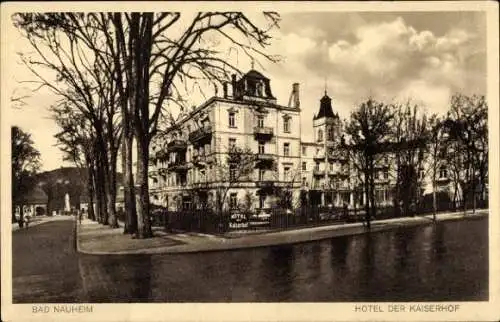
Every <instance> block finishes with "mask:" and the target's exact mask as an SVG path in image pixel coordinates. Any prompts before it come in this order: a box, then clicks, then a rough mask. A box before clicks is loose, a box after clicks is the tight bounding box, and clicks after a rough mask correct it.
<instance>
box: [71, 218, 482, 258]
mask: <svg viewBox="0 0 500 322" xmlns="http://www.w3.org/2000/svg"><path fill="white" fill-rule="evenodd" d="M488 214H489V210H479V211H476V213H475V214H472V213H467V214H466V215H464V214H463V213H453V214H450V215H452V216H450V217H444V218H439V215H438V216H437V217H436V222H442V221H458V220H470V219H479V218H482V217H487V216H488ZM407 218H408V219H409V218H413V219H411V220H408V221H404V222H398V221H394V222H391V221H388V222H387V220H380V221H373V222H372V225H373V226H372V228H371V230H370V231H367V230H366V229H363V230H358V231H347V229H349V228H351V229H359V228H361V227H363V224H362V223H354V224H349V225H352V226H346V225H335V226H331V225H330V226H319V227H312V228H307V229H308V230H305V229H304V228H299V229H295V230H285V231H279V232H273V233H269V234H266V235H265V237H264V238H270V239H271V240H259V239H258V238H257V239H255V238H254V240H252V241H250V242H249V243H248V244H236V245H235V244H231V242H230V243H228V244H226V243H225V242H224V241H222V242H218V243H196V244H190V245H189V244H187V245H178V246H160V247H155V248H142V249H138V250H132V251H131V250H127V251H116V252H112V251H89V250H83V249H81V247H80V238H78V235H76V236H75V238H76V240H77V242H76V247H77V252H79V253H81V254H85V255H96V256H100V255H108V256H109V255H158V254H195V253H206V252H217V251H232V250H240V249H251V248H261V247H270V246H279V245H293V244H301V243H308V242H313V241H319V240H324V239H330V238H335V237H343V236H356V235H362V234H365V233H367V232H370V233H379V232H383V231H389V230H393V229H397V228H401V227H414V226H427V225H431V224H433V223H434V221H433V220H432V215H427V216H422V217H407ZM333 227H335V228H333ZM332 228H333V229H332ZM78 230H79V229H78V228H77V231H76V234H78ZM311 230H312V231H311ZM342 230H344V231H342ZM272 234H275V235H276V239H278V240H273V238H272ZM294 234H298V235H294ZM280 235H281V236H280ZM260 236H262V235H260ZM270 236H271V237H270ZM240 238H245V237H240ZM240 238H236V239H235V240H238V239H240ZM233 242H234V241H233ZM252 242H253V243H252ZM240 243H244V241H241V239H240ZM175 247H177V248H175Z"/></svg>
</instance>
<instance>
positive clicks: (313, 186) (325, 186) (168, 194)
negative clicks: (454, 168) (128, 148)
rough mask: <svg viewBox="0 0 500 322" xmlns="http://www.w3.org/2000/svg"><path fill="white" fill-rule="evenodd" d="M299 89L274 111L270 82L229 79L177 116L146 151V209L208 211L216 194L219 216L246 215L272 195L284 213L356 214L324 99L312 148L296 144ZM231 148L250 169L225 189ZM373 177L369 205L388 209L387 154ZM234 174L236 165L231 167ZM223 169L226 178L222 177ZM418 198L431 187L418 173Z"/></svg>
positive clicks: (255, 76) (338, 127) (336, 125)
mask: <svg viewBox="0 0 500 322" xmlns="http://www.w3.org/2000/svg"><path fill="white" fill-rule="evenodd" d="M300 113H301V106H300V88H299V84H298V83H294V84H292V87H291V95H290V99H289V102H288V105H286V106H284V105H279V104H277V100H276V98H275V97H274V96H273V93H272V87H271V81H270V80H269V78H267V77H266V76H264V75H262V74H261V73H260V72H258V71H256V70H253V69H252V70H250V71H249V72H248V73H246V74H244V75H243V76H242V77H241V78H240V79H237V78H236V76H235V75H233V77H232V80H231V82H228V83H225V84H224V85H223V95H222V96H221V97H219V96H214V97H212V98H210V99H209V100H207V101H206V102H205V103H203V104H202V105H201V106H198V107H196V108H193V109H192V110H191V111H181V113H180V115H179V116H178V118H177V120H175V122H174V123H173V124H172V125H170V126H169V128H168V129H167V130H166V132H165V134H164V135H162V136H161V137H160V136H159V137H158V138H156V139H155V140H154V141H153V143H152V144H151V151H150V155H151V164H150V167H149V180H150V185H149V187H150V195H151V202H152V203H153V204H156V205H159V206H163V207H166V208H168V209H169V210H181V209H193V208H200V207H201V205H205V204H208V205H210V204H212V205H213V204H214V200H215V198H217V191H220V188H221V187H222V188H224V191H225V198H224V209H236V208H238V207H240V206H241V205H242V204H243V203H246V204H248V203H250V205H247V207H248V206H250V208H251V209H252V210H253V211H261V210H268V209H270V208H273V207H274V206H276V205H277V202H278V198H279V197H278V195H279V193H278V191H280V189H281V191H283V190H286V191H288V192H289V193H290V194H291V200H292V202H291V204H290V205H289V207H291V208H296V207H298V206H301V205H302V206H304V205H310V206H316V205H320V206H329V205H331V206H335V207H345V206H347V207H349V208H351V209H352V208H362V207H363V205H364V203H365V202H366V197H365V195H364V193H363V191H362V188H361V182H360V180H359V179H358V178H361V176H360V174H359V173H358V171H357V169H356V168H355V167H354V165H353V164H352V162H351V161H350V160H349V157H348V155H347V153H346V151H345V150H343V149H342V148H341V147H340V142H341V136H342V131H343V129H342V122H341V120H340V117H339V115H338V113H337V112H335V111H334V109H333V108H332V100H331V98H330V97H329V96H328V93H327V92H326V91H325V93H324V95H323V97H322V98H321V99H320V100H319V109H318V112H317V113H316V114H315V116H314V119H313V130H314V135H313V142H306V141H303V140H302V129H301V119H300ZM234 147H239V148H241V149H242V151H245V153H247V154H251V155H252V160H254V161H253V163H252V169H251V171H250V172H249V173H247V174H246V175H245V176H243V177H241V178H238V180H237V182H233V183H228V180H227V177H225V176H224V175H221V172H224V171H228V172H231V168H230V167H226V166H227V164H226V163H227V159H228V154H229V151H231V149H232V148H234ZM379 158H380V160H378V161H379V162H377V164H378V166H377V169H376V181H375V184H376V189H375V190H376V191H375V196H376V203H377V204H378V205H379V206H382V207H383V206H389V205H392V199H393V198H392V196H391V190H392V187H393V186H394V183H395V170H394V167H393V166H391V163H393V162H392V161H391V158H390V156H389V154H386V155H380V156H379ZM235 166H236V167H238V165H235ZM225 169H227V170H225ZM438 178H439V180H438V183H439V185H438V187H437V188H438V189H437V190H439V191H447V192H448V193H451V192H449V188H450V180H449V178H448V174H447V171H446V168H444V167H443V166H441V168H440V172H439V173H438ZM419 180H421V181H422V183H423V184H422V187H423V189H424V191H423V192H424V193H430V192H432V184H431V182H430V180H429V176H428V175H426V174H425V171H424V169H420V172H419Z"/></svg>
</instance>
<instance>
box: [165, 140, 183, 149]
mask: <svg viewBox="0 0 500 322" xmlns="http://www.w3.org/2000/svg"><path fill="white" fill-rule="evenodd" d="M186 148H187V143H186V141H184V140H179V139H176V140H173V141H170V142H169V143H168V144H167V151H168V152H175V151H183V150H186Z"/></svg>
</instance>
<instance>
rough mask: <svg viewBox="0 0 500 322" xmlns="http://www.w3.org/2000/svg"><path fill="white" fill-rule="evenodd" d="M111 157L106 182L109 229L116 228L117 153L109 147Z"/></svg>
mask: <svg viewBox="0 0 500 322" xmlns="http://www.w3.org/2000/svg"><path fill="white" fill-rule="evenodd" d="M111 150H112V151H111V153H110V154H111V155H110V160H109V178H108V179H109V180H108V211H109V224H110V226H111V228H118V227H119V225H118V219H117V218H116V161H117V155H116V154H117V153H116V150H114V148H113V147H111Z"/></svg>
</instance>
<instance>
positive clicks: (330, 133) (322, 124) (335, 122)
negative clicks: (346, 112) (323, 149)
mask: <svg viewBox="0 0 500 322" xmlns="http://www.w3.org/2000/svg"><path fill="white" fill-rule="evenodd" d="M313 128H314V141H315V142H316V143H325V144H326V143H327V142H328V143H330V142H331V143H333V142H334V141H336V140H338V139H339V138H340V118H339V115H338V114H337V113H334V112H333V109H332V99H331V98H330V96H328V93H327V91H326V90H325V95H323V97H322V98H321V99H320V104H319V111H318V113H317V114H316V115H315V116H314V118H313Z"/></svg>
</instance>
